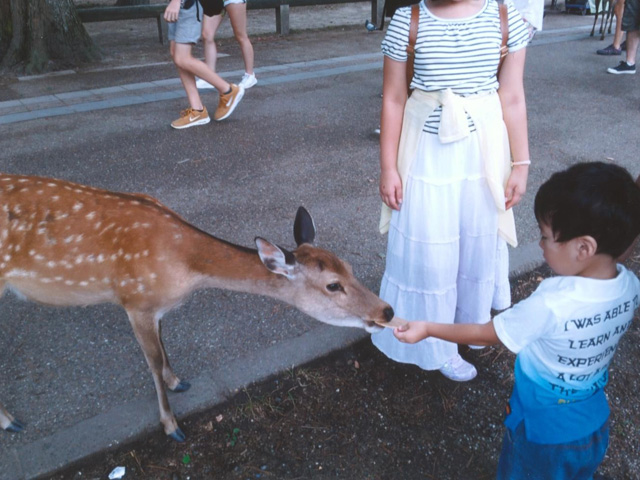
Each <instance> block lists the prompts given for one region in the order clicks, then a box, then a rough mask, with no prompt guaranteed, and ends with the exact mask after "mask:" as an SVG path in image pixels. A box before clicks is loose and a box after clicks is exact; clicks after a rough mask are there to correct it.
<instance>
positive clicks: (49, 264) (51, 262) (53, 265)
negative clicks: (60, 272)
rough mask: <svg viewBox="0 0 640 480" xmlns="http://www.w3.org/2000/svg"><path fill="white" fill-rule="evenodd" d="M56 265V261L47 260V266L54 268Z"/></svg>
mask: <svg viewBox="0 0 640 480" xmlns="http://www.w3.org/2000/svg"><path fill="white" fill-rule="evenodd" d="M56 265H57V264H56V262H54V261H53V260H49V261H48V262H47V267H49V268H54V267H55V266H56Z"/></svg>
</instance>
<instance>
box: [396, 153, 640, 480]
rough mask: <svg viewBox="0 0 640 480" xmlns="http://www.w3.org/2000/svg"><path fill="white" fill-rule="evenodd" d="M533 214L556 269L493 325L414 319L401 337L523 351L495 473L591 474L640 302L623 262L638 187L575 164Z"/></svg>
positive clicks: (637, 285)
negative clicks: (617, 366) (617, 360)
mask: <svg viewBox="0 0 640 480" xmlns="http://www.w3.org/2000/svg"><path fill="white" fill-rule="evenodd" d="M639 181H640V178H639ZM535 215H536V219H537V220H538V224H539V226H540V232H541V239H540V247H541V248H542V251H543V253H544V258H545V260H546V261H547V263H548V264H549V266H550V267H551V268H552V270H553V271H554V272H555V273H556V274H557V275H558V276H556V277H553V278H549V279H546V280H544V281H543V282H542V283H541V284H540V286H539V287H538V288H537V290H536V291H535V292H534V293H533V294H532V295H531V296H530V297H529V298H527V299H525V300H523V301H521V302H520V303H518V304H517V305H515V306H513V307H512V308H511V309H509V310H506V311H504V312H502V313H501V314H499V315H497V316H496V317H494V318H493V320H492V321H491V322H489V323H487V324H484V325H461V324H455V325H446V324H437V323H429V322H410V323H409V324H408V325H406V326H404V327H400V328H397V329H396V330H395V331H394V335H395V336H396V337H397V338H398V339H399V340H400V341H402V342H407V343H415V342H418V341H420V340H422V339H424V338H427V337H436V338H440V339H443V340H448V341H450V342H455V343H461V344H467V345H493V344H496V343H498V342H500V343H502V344H503V345H505V346H506V347H507V348H508V349H509V350H511V351H512V352H514V353H516V354H517V356H516V361H515V385H514V388H513V393H512V395H511V398H510V399H509V403H508V406H507V417H506V420H505V425H506V426H507V432H506V434H505V436H504V440H503V446H502V453H501V455H500V462H499V465H498V476H497V478H499V479H509V480H513V479H524V478H527V479H554V480H559V479H591V478H592V475H593V473H594V472H595V471H596V468H597V467H598V465H599V464H600V462H601V461H602V459H603V458H604V454H605V452H606V450H607V446H608V442H609V427H608V421H607V420H608V417H609V406H608V403H607V399H606V397H605V394H604V386H605V385H606V383H607V380H608V367H609V364H610V363H611V360H612V358H613V355H614V353H615V351H616V347H617V345H618V341H619V340H620V338H621V337H622V335H623V334H624V333H625V332H626V330H627V329H628V328H629V325H630V324H631V321H632V319H633V315H634V311H635V310H636V309H637V308H638V304H639V302H640V281H639V280H638V278H637V277H636V276H635V275H634V274H633V273H631V272H629V271H628V270H627V269H626V268H625V267H624V266H622V265H620V264H618V263H617V262H616V259H618V258H619V257H620V256H621V255H622V254H623V252H625V250H627V249H628V247H629V246H630V245H631V244H632V243H633V241H634V239H635V238H636V237H637V236H638V235H639V234H640V184H636V183H634V181H633V179H632V177H631V176H630V175H629V173H628V172H627V171H626V170H625V169H623V168H621V167H617V166H615V165H610V164H605V163H600V162H597V163H581V164H577V165H574V166H573V167H571V168H569V169H567V170H565V171H562V172H559V173H555V174H554V175H552V176H551V178H550V179H549V180H548V181H547V182H546V183H544V184H543V185H542V187H540V190H539V191H538V194H537V195H536V198H535Z"/></svg>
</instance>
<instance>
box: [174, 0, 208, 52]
mask: <svg viewBox="0 0 640 480" xmlns="http://www.w3.org/2000/svg"><path fill="white" fill-rule="evenodd" d="M198 8H199V5H196V3H194V4H193V5H192V6H191V7H190V8H188V9H184V8H181V9H180V13H179V14H178V21H177V22H171V23H169V34H168V37H169V41H170V42H171V41H174V42H176V43H193V44H195V43H198V41H199V40H200V37H201V36H202V24H201V23H200V22H199V21H198V15H197V13H198V12H197V9H198ZM200 14H202V12H200Z"/></svg>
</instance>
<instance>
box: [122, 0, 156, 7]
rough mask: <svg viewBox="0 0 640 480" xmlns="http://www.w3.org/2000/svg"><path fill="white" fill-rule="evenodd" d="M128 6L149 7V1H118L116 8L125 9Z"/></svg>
mask: <svg viewBox="0 0 640 480" xmlns="http://www.w3.org/2000/svg"><path fill="white" fill-rule="evenodd" d="M127 5H149V0H118V1H117V2H116V7H124V6H127Z"/></svg>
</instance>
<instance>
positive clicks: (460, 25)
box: [382, 0, 529, 133]
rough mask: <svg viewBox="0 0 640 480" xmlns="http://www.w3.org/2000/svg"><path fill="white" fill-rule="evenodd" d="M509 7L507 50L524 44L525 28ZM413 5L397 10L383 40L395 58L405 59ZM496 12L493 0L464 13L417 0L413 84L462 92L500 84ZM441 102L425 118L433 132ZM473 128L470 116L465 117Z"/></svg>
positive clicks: (384, 48)
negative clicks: (455, 14)
mask: <svg viewBox="0 0 640 480" xmlns="http://www.w3.org/2000/svg"><path fill="white" fill-rule="evenodd" d="M505 3H506V4H507V8H508V18H509V40H508V41H507V47H508V48H509V52H515V51H517V50H519V49H521V48H524V47H526V45H527V43H528V40H529V33H528V31H527V28H526V25H525V23H524V22H523V20H522V16H521V15H520V13H518V11H517V10H516V9H515V7H514V6H513V3H512V2H511V0H508V1H506V2H505ZM410 23H411V7H404V8H399V9H398V10H396V13H395V14H394V16H393V18H392V19H391V22H390V23H389V27H388V29H387V34H386V36H385V38H384V40H383V42H382V53H383V54H384V55H386V56H388V57H389V58H391V59H393V60H397V61H399V62H406V61H407V45H408V43H409V26H410ZM501 43H502V34H501V33H500V14H499V10H498V3H497V2H496V1H495V0H486V1H485V5H484V7H483V8H482V9H481V10H480V11H479V12H478V13H477V14H475V15H473V16H471V17H466V18H455V19H444V18H440V17H437V16H435V15H434V14H433V13H431V12H430V11H429V9H428V8H427V6H426V5H425V3H424V1H422V2H420V21H419V23H418V37H417V40H416V49H415V52H416V53H415V60H414V76H413V79H412V81H411V88H419V89H421V90H426V91H437V90H444V89H446V88H451V90H453V92H454V93H456V94H458V95H462V96H467V95H473V94H477V93H484V92H492V91H495V90H497V89H498V78H497V76H496V73H497V69H498V63H499V60H500V45H501ZM441 110H442V109H441V107H440V108H438V109H436V110H435V111H434V112H433V114H432V115H431V116H430V117H429V119H428V120H427V122H426V123H425V128H424V131H425V132H429V133H437V129H438V125H439V124H440V113H441ZM469 122H470V123H469V127H470V129H471V130H472V131H473V130H474V129H475V127H474V126H473V121H472V120H471V118H469Z"/></svg>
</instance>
